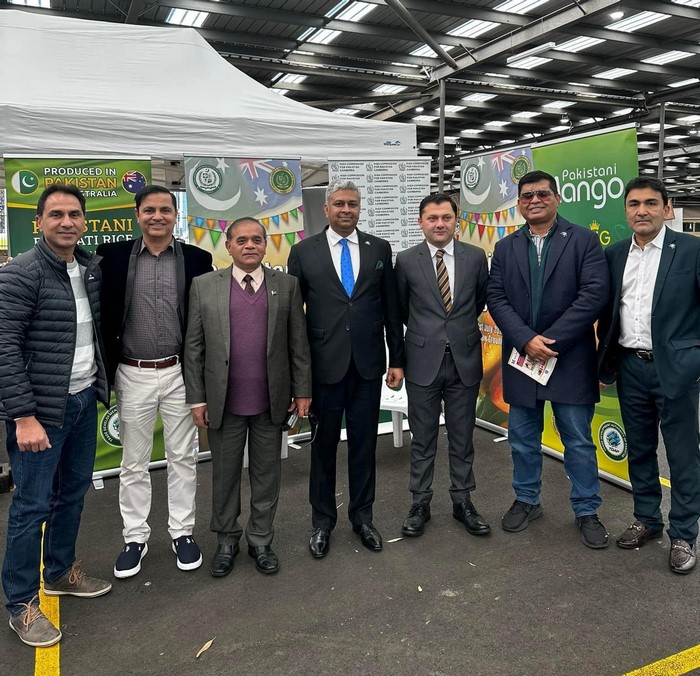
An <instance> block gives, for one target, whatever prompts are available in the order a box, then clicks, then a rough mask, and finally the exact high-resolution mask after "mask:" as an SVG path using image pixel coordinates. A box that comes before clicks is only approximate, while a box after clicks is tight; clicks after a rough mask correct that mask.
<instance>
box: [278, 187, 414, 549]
mask: <svg viewBox="0 0 700 676" xmlns="http://www.w3.org/2000/svg"><path fill="white" fill-rule="evenodd" d="M324 211H325V214H326V218H327V219H328V223H329V225H328V227H327V228H326V229H325V230H324V231H323V232H321V233H320V234H318V235H315V236H314V237H309V238H308V239H305V240H304V241H302V242H299V243H298V244H296V245H295V246H293V247H292V250H291V252H290V254H289V273H290V274H292V275H294V276H295V277H297V278H298V279H299V286H300V288H301V294H302V297H303V299H304V302H305V303H306V323H307V329H308V337H309V345H310V347H311V369H312V383H313V385H312V396H313V405H312V410H313V413H314V414H315V415H316V417H317V418H318V421H319V422H318V432H317V435H316V439H315V441H314V442H313V444H312V445H311V471H310V476H309V500H310V502H311V507H312V525H313V527H314V531H313V534H312V535H311V539H310V541H309V550H310V552H311V555H312V556H314V557H315V558H319V559H320V558H322V557H324V556H325V555H326V554H327V553H328V551H329V548H330V534H331V531H332V530H333V528H334V527H335V524H336V521H337V517H338V515H337V509H336V495H335V472H336V451H337V446H338V442H339V441H340V429H341V424H342V420H343V415H345V425H346V429H347V434H348V479H349V492H350V496H349V497H350V501H349V505H348V516H349V517H350V521H351V523H352V527H353V530H354V531H355V533H357V534H358V535H359V536H360V539H361V540H362V544H363V545H364V546H365V547H367V548H368V549H370V550H371V551H375V552H376V551H381V549H382V538H381V535H380V534H379V532H378V531H377V529H376V528H375V527H374V525H373V523H372V505H373V503H374V494H375V474H376V472H375V451H376V447H377V425H378V422H379V402H380V398H381V389H382V376H383V375H384V372H385V370H386V349H385V346H384V332H385V331H386V344H387V346H388V348H389V369H388V371H387V376H386V382H387V384H388V385H389V386H390V387H398V386H399V385H400V384H401V381H402V380H403V326H402V323H401V318H400V315H399V310H398V302H397V292H396V279H395V276H394V269H393V265H392V259H391V246H390V245H389V243H388V242H387V241H385V240H383V239H380V238H379V237H374V236H372V235H367V234H365V233H364V232H360V231H359V230H357V228H356V227H355V226H356V225H357V222H358V220H359V218H360V192H359V190H358V188H357V186H356V185H355V183H353V182H352V181H337V182H335V183H332V184H331V185H329V186H328V189H327V190H326V203H325V205H324Z"/></svg>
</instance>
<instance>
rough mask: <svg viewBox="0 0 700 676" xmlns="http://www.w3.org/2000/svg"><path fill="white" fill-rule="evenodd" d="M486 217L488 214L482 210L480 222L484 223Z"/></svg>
mask: <svg viewBox="0 0 700 676" xmlns="http://www.w3.org/2000/svg"><path fill="white" fill-rule="evenodd" d="M487 218H488V214H487V213H485V212H484V213H483V214H481V222H482V223H486V219H487Z"/></svg>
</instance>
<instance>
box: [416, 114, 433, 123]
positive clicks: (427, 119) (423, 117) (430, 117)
mask: <svg viewBox="0 0 700 676" xmlns="http://www.w3.org/2000/svg"><path fill="white" fill-rule="evenodd" d="M412 119H414V120H415V121H416V122H435V120H437V117H435V115H414V116H413V118H412Z"/></svg>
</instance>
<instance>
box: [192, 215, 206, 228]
mask: <svg viewBox="0 0 700 676" xmlns="http://www.w3.org/2000/svg"><path fill="white" fill-rule="evenodd" d="M194 222H195V223H196V224H197V227H198V228H203V227H204V219H203V218H202V217H201V216H197V218H195V219H194Z"/></svg>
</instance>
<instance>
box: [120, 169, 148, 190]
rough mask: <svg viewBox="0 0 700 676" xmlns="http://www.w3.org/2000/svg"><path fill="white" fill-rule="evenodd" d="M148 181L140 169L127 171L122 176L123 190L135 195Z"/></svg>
mask: <svg viewBox="0 0 700 676" xmlns="http://www.w3.org/2000/svg"><path fill="white" fill-rule="evenodd" d="M147 184H148V181H147V180H146V177H145V176H144V175H143V174H142V173H141V172H140V171H127V172H126V174H124V176H122V186H123V188H124V190H126V191H127V192H130V193H131V194H132V195H135V194H136V193H137V192H138V191H139V190H143V189H144V188H145V187H146V185H147Z"/></svg>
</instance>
